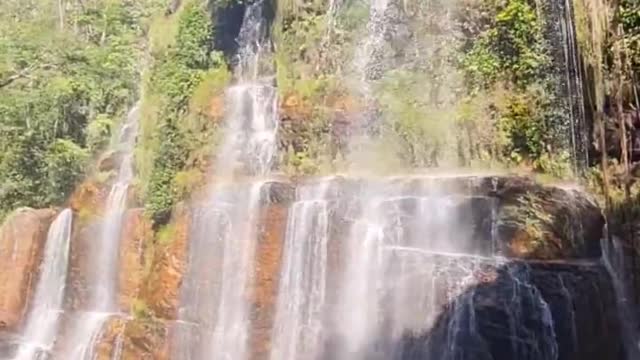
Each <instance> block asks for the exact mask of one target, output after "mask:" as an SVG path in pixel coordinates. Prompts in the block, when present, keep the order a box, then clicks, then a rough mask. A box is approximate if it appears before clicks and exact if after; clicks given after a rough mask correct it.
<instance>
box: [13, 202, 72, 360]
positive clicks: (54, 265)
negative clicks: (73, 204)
mask: <svg viewBox="0 0 640 360" xmlns="http://www.w3.org/2000/svg"><path fill="white" fill-rule="evenodd" d="M72 221H73V213H72V212H71V210H70V209H65V210H63V211H62V212H61V213H60V214H59V215H58V217H57V218H56V219H55V220H54V222H53V223H52V224H51V227H50V228H49V233H48V235H47V243H46V245H45V250H44V259H43V263H42V265H41V270H40V279H39V280H38V285H37V287H36V291H35V295H34V300H33V306H32V309H31V312H30V313H29V315H28V317H27V320H26V324H25V328H24V332H23V336H22V342H21V343H20V346H19V348H18V351H17V353H16V355H15V357H14V358H13V359H14V360H34V359H46V357H47V356H48V354H49V352H50V351H51V347H52V346H53V343H54V341H55V338H56V334H57V331H58V325H59V320H60V316H61V314H62V304H63V301H64V291H65V285H66V281H67V272H68V265H69V245H70V239H71V224H72Z"/></svg>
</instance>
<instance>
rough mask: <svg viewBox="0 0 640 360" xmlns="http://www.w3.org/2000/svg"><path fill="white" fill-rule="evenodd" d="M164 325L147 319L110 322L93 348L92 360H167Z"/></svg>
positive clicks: (165, 325) (161, 322)
mask: <svg viewBox="0 0 640 360" xmlns="http://www.w3.org/2000/svg"><path fill="white" fill-rule="evenodd" d="M166 329H167V323H165V322H163V321H158V320H154V319H152V318H149V317H139V318H129V319H126V318H115V317H114V318H112V319H110V320H109V321H108V322H107V324H105V327H104V328H103V330H102V333H101V334H100V339H99V341H98V342H97V345H96V347H95V348H94V354H95V355H96V357H95V360H113V359H118V360H168V357H167V355H166V353H163V344H164V343H165V339H166V333H167V330H166Z"/></svg>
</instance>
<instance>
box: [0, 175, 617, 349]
mask: <svg viewBox="0 0 640 360" xmlns="http://www.w3.org/2000/svg"><path fill="white" fill-rule="evenodd" d="M314 181H316V180H313V179H310V180H308V181H306V180H305V181H303V182H289V181H274V182H273V183H271V184H270V185H269V186H268V189H269V191H268V192H267V193H266V194H264V195H263V199H262V200H263V203H262V206H261V209H260V214H261V215H260V217H259V221H258V224H256V225H257V229H258V235H259V236H258V240H257V241H258V242H257V255H256V259H255V268H254V284H255V286H254V289H253V296H252V298H251V299H250V303H251V311H250V317H251V329H250V334H251V336H250V348H251V358H252V359H268V358H269V354H270V350H271V347H272V344H271V341H272V329H273V326H274V321H275V310H276V304H277V295H278V294H277V293H278V285H279V280H280V276H281V269H282V266H283V251H284V241H285V236H286V230H287V219H288V218H289V216H291V205H292V203H293V201H294V200H295V194H296V189H297V188H299V187H300V186H301V185H302V184H307V185H309V184H312V183H313V182H314ZM384 181H385V182H386V183H387V184H388V185H389V186H391V187H393V188H395V189H398V192H399V193H400V194H402V195H403V196H399V197H397V198H394V200H393V203H392V204H390V206H392V207H393V208H394V209H395V210H397V211H399V212H400V214H401V216H399V217H398V219H399V220H398V221H399V223H398V225H399V227H401V228H405V229H415V228H416V227H415V225H416V224H418V223H420V222H421V221H426V220H427V219H425V218H422V217H420V216H417V215H416V214H417V213H416V211H415V209H416V206H417V205H416V203H415V201H414V200H412V199H413V198H414V197H415V196H420V195H425V194H424V192H425V191H427V190H425V189H427V188H429V187H432V186H433V185H434V183H437V187H438V188H439V189H441V190H442V191H443V192H445V193H446V194H448V195H447V197H448V198H449V200H450V201H448V202H447V204H449V205H447V206H451V207H452V208H451V209H453V210H452V211H454V212H455V214H456V219H457V221H458V223H459V224H464V225H459V226H457V227H456V228H455V229H450V231H455V232H456V234H459V235H460V236H463V237H467V238H468V239H469V240H470V241H468V242H466V243H467V244H468V248H467V249H464V250H465V252H466V253H468V254H474V255H473V256H468V257H465V256H462V257H461V256H456V257H451V256H450V255H448V254H446V253H444V252H443V253H438V252H435V253H434V254H431V255H430V256H429V259H428V261H427V262H426V263H425V266H429V267H433V268H437V269H439V270H438V272H437V273H438V274H440V275H438V276H434V278H433V281H432V282H430V283H428V284H427V283H421V282H417V283H415V284H414V285H413V286H415V287H416V289H419V288H422V289H423V290H425V291H432V292H434V293H436V294H438V296H437V301H436V304H435V305H436V306H438V308H439V309H440V311H439V316H438V317H437V318H436V319H427V318H425V319H424V322H425V323H432V324H433V325H432V326H430V327H429V330H427V331H423V332H417V333H414V332H410V333H407V334H406V336H403V337H402V340H401V341H399V342H398V343H396V344H388V343H386V342H388V337H386V336H385V335H384V334H378V335H376V336H372V338H371V339H370V340H371V349H372V351H373V349H380V348H381V347H387V348H397V349H398V350H397V351H395V352H394V354H395V355H394V356H395V357H394V359H401V360H413V359H423V358H425V357H427V356H431V357H432V358H442V356H444V355H443V354H444V353H445V352H446V351H447V348H445V347H446V346H448V345H447V344H449V345H451V344H454V345H455V348H456V349H458V350H456V352H455V355H456V356H457V357H456V358H459V359H465V360H466V359H469V360H471V359H474V360H475V359H484V358H487V359H489V358H491V359H499V360H512V359H514V358H526V356H534V355H535V356H538V357H532V359H538V358H542V357H540V356H546V355H549V356H551V357H549V358H554V357H553V356H555V355H554V354H553V353H550V354H546V355H545V353H544V351H551V352H555V353H557V354H558V356H559V359H563V360H564V359H567V360H573V359H576V360H578V359H582V360H584V359H586V360H596V359H597V360H601V359H605V358H606V359H612V360H621V359H623V357H622V356H623V355H622V354H623V347H622V346H623V345H622V341H621V336H620V326H619V325H620V324H619V319H618V317H617V312H616V302H615V298H614V291H613V287H612V285H611V280H610V279H609V275H608V274H607V273H606V271H605V268H604V267H603V266H602V265H601V262H600V261H599V258H600V254H601V250H600V245H599V244H600V238H601V233H602V227H603V225H604V220H603V218H602V215H601V213H600V210H599V209H598V208H597V206H595V205H594V204H593V203H592V202H591V201H590V200H589V199H588V198H587V197H586V196H585V195H584V194H582V193H581V192H579V191H576V190H573V189H564V188H558V187H548V186H542V185H539V184H537V183H535V182H533V181H531V180H529V179H527V178H521V177H449V178H425V177H414V178H395V179H386V180H384ZM426 183H428V184H429V187H425V184H426ZM368 186H370V183H369V180H365V179H355V178H341V177H336V178H334V179H333V180H332V182H331V186H330V188H329V192H330V195H331V196H330V198H331V199H333V200H331V201H330V206H329V208H330V209H331V210H330V212H329V224H330V226H329V234H330V235H329V241H328V243H327V247H328V250H327V252H328V259H327V261H328V265H327V268H328V273H327V287H328V288H329V289H328V297H329V302H328V303H329V305H328V306H329V307H331V306H333V305H332V304H335V303H337V302H339V297H340V296H342V295H341V294H340V293H339V292H338V291H337V290H336V289H337V288H338V285H337V273H338V271H339V269H341V268H343V267H344V266H345V261H346V257H345V254H344V253H343V246H342V244H343V243H344V242H345V241H347V237H348V236H349V229H350V228H351V227H352V222H353V220H354V217H353V211H354V207H357V205H354V204H356V203H357V201H355V199H356V198H357V195H356V194H358V193H360V190H361V189H363V188H366V187H368ZM199 206H200V205H199V204H197V203H193V204H191V205H181V206H179V207H178V208H177V210H176V211H175V212H174V217H173V219H172V221H171V223H170V224H169V225H168V226H167V227H166V228H164V229H163V230H161V231H160V233H159V234H155V235H154V234H153V232H152V229H151V226H150V224H149V222H148V221H147V220H146V218H145V217H144V214H143V212H142V210H139V209H132V210H129V211H128V212H127V214H126V217H125V223H124V224H125V225H124V229H123V234H122V237H121V244H120V248H121V253H120V281H119V287H120V289H119V291H120V292H119V293H120V297H119V303H120V308H121V311H123V313H124V314H127V315H123V316H120V317H114V318H113V319H111V320H110V321H109V324H108V326H106V327H105V329H104V331H103V332H102V334H101V340H100V345H99V347H98V351H97V353H98V358H99V359H105V360H106V359H109V360H110V359H113V357H114V356H118V357H119V358H120V359H131V360H133V359H160V360H161V359H172V358H175V357H174V356H172V354H173V351H174V350H175V349H172V346H171V344H172V338H173V337H174V336H176V334H177V333H178V332H179V330H184V328H185V327H187V328H197V326H198V325H197V324H195V323H194V324H192V323H189V324H186V323H182V322H180V321H177V319H178V311H179V308H178V304H179V301H178V299H179V294H180V287H181V284H182V282H183V281H184V276H185V271H186V264H187V262H188V260H189V259H188V254H189V252H188V250H189V234H190V228H191V223H192V217H193V214H195V213H197V209H198V207H199ZM52 216H53V212H52V211H49V210H42V211H34V210H29V211H26V212H23V213H18V214H17V215H14V216H13V217H12V218H10V219H9V220H8V221H7V223H6V224H5V225H4V226H3V228H2V232H1V234H2V237H0V240H1V242H0V246H1V247H0V250H1V251H2V252H1V253H0V254H1V255H2V257H3V258H7V259H10V258H11V256H15V257H16V259H18V258H19V259H20V261H19V262H16V263H19V264H21V265H20V266H19V267H13V266H11V267H10V268H11V269H12V271H14V272H13V273H12V274H14V275H13V276H6V275H5V274H6V272H4V271H3V272H1V273H0V274H1V275H0V276H6V278H7V281H4V282H3V286H5V287H6V289H7V291H5V292H2V294H0V305H2V306H3V307H4V308H3V311H5V313H7V314H10V315H11V316H6V317H4V318H3V321H5V323H6V324H7V328H10V329H15V326H16V325H17V324H18V323H19V319H20V316H21V314H22V312H23V310H24V304H25V295H26V294H27V290H25V289H28V288H29V284H30V283H31V282H32V279H31V277H32V276H33V275H31V274H37V271H36V270H35V269H36V268H37V264H38V256H39V251H40V250H39V249H41V248H42V242H43V238H44V236H45V234H46V227H47V224H48V222H49V221H50V219H51V217H52ZM92 226H94V225H92V224H91V222H86V223H84V224H81V225H78V226H77V228H76V229H75V236H74V242H73V246H72V249H73V250H72V269H71V275H72V276H71V277H70V280H69V281H70V283H71V285H72V286H71V287H70V289H71V290H70V292H69V294H67V298H68V310H69V311H70V312H72V311H73V309H74V308H76V306H77V304H80V303H81V302H82V299H83V290H82V289H83V287H84V284H83V280H82V279H83V276H82V272H83V270H82V269H83V268H84V267H86V266H90V265H91V264H90V259H86V258H85V257H84V256H83V247H84V246H86V245H83V244H87V242H89V241H91V240H92V239H93V237H92V234H93V232H92ZM16 228H20V229H21V231H20V238H21V239H26V242H25V243H24V244H23V243H21V244H23V245H24V246H22V245H21V246H19V247H18V251H17V253H16V252H14V251H11V252H9V251H7V249H14V247H13V246H14V245H13V244H15V242H14V240H15V231H14V230H15V229H16ZM23 229H30V230H31V231H29V232H28V233H27V234H26V235H25V232H24V230H23ZM412 236H413V235H412ZM23 241H24V240H23ZM11 254H14V255H11ZM15 254H17V255H15ZM4 264H5V262H3V263H1V264H0V266H3V265H4ZM5 266H6V265H5ZM217 267H219V264H217V265H216V264H213V263H212V264H210V268H211V271H215V269H216V268H217ZM8 268H9V266H7V269H8ZM9 279H10V280H11V281H9ZM462 279H465V280H464V286H461V285H460V284H461V281H462ZM7 286H10V287H7ZM15 294H20V295H19V296H18V298H16V295H15ZM9 295H12V296H13V297H10V296H9ZM2 296H4V297H2ZM541 304H546V305H544V306H543V305H541ZM4 309H6V310H4ZM460 309H468V310H465V311H460ZM514 309H516V310H514ZM3 316H4V315H3ZM421 316H424V314H419V313H417V314H415V317H416V318H417V319H420V318H421ZM452 324H458V325H456V326H459V329H462V330H460V331H458V332H456V334H457V335H456V336H455V337H452V332H451V331H450V330H451V326H452ZM460 324H467V325H469V326H466V327H465V326H462V325H460ZM514 324H523V325H522V328H514ZM344 326H348V325H347V324H345V325H344ZM193 334H194V336H195V334H196V333H193ZM514 338H517V339H523V342H521V343H517V344H516V345H514V342H513V341H512V340H513V339H514ZM552 340H553V344H552V345H549V344H546V343H545V342H549V341H552ZM341 346H342V345H341V343H340V339H339V338H337V337H333V336H332V335H331V334H328V335H327V336H326V338H325V339H324V340H323V349H324V351H325V354H324V355H323V356H324V357H323V358H326V359H331V358H333V356H334V354H335V353H336V352H339V351H340V349H341ZM536 349H546V350H539V352H538V353H537V352H536V351H537V350H536ZM549 349H550V350H549ZM374 353H375V351H374V352H372V354H371V358H372V359H374V358H376V357H375V354H374ZM447 354H451V353H450V352H449V353H447ZM532 354H534V355H532ZM378 355H379V354H378ZM523 356H525V357H523Z"/></svg>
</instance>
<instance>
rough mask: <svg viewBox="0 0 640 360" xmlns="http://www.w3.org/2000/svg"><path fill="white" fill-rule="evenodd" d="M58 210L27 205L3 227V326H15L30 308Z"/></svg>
mask: <svg viewBox="0 0 640 360" xmlns="http://www.w3.org/2000/svg"><path fill="white" fill-rule="evenodd" d="M55 214H56V211H55V210H52V209H42V210H34V209H29V208H23V209H19V210H16V211H15V212H13V213H12V214H11V215H9V216H8V217H7V219H6V220H5V222H4V224H3V225H2V227H0V330H2V329H8V330H12V329H15V327H16V326H17V325H18V324H19V323H20V320H21V319H22V317H23V315H24V314H25V312H26V310H27V303H28V300H29V296H30V292H31V290H32V289H33V286H34V284H35V282H36V279H37V275H38V267H39V266H40V261H41V260H42V253H43V249H44V244H45V242H46V238H47V232H48V230H49V225H50V224H51V221H52V220H53V217H54V216H55Z"/></svg>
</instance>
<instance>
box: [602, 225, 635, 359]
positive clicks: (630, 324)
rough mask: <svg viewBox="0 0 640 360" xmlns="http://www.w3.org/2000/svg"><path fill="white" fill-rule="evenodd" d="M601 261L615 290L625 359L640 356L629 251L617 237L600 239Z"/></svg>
mask: <svg viewBox="0 0 640 360" xmlns="http://www.w3.org/2000/svg"><path fill="white" fill-rule="evenodd" d="M601 243H602V245H601V246H602V262H603V263H604V265H605V267H606V268H607V271H608V272H609V275H610V276H611V280H612V281H613V287H614V289H615V291H616V301H617V305H618V315H619V317H620V320H621V323H622V325H623V333H622V335H623V338H624V344H625V350H626V353H627V359H638V358H640V327H639V326H638V320H637V319H638V313H637V310H634V306H633V301H632V300H631V299H630V294H629V285H630V280H629V276H630V272H631V270H630V269H631V267H630V266H629V263H628V261H629V257H630V256H634V255H630V254H629V252H630V251H634V250H633V249H625V247H624V246H623V243H622V241H621V240H620V239H618V238H615V237H614V238H612V239H607V238H606V237H605V238H603V239H602V242H601Z"/></svg>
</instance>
